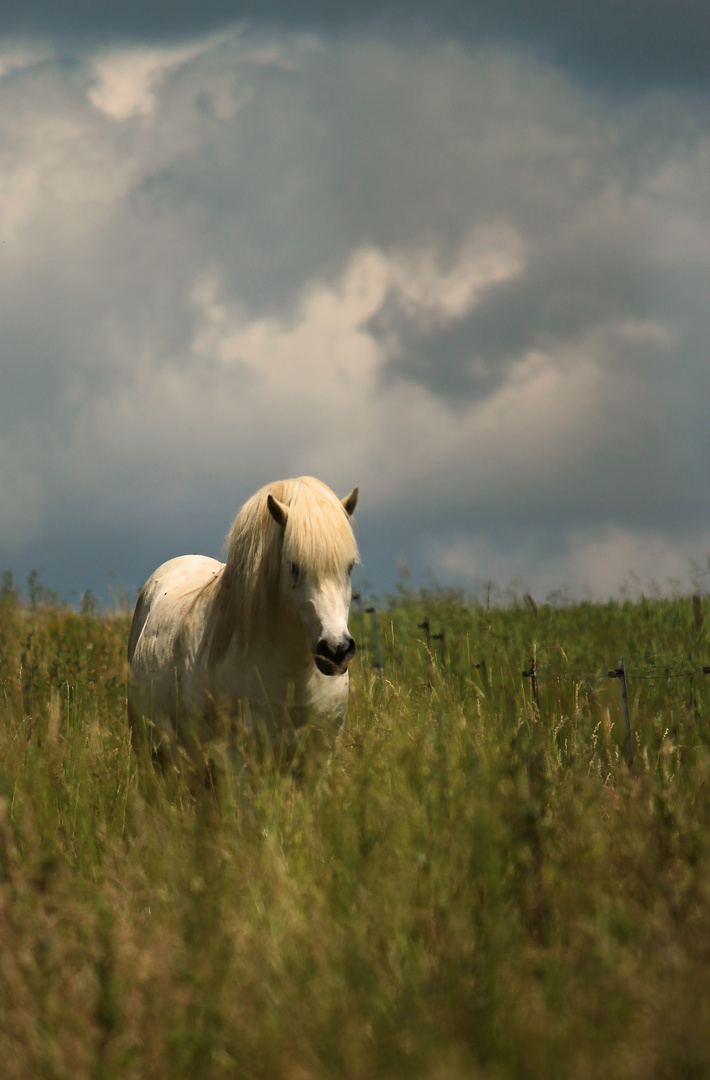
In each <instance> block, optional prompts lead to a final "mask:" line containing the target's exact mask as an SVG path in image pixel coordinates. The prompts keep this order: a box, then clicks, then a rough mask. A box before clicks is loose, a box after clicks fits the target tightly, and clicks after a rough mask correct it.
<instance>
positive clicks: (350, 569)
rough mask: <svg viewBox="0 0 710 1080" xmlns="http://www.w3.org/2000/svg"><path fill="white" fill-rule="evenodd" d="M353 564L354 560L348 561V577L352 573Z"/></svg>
mask: <svg viewBox="0 0 710 1080" xmlns="http://www.w3.org/2000/svg"><path fill="white" fill-rule="evenodd" d="M354 566H355V560H353V561H352V562H351V563H348V577H350V575H351V574H352V572H353V568H354Z"/></svg>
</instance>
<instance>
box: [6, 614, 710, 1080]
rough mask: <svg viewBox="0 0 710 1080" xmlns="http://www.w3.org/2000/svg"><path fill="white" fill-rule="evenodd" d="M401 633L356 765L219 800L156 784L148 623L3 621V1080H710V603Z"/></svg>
mask: <svg viewBox="0 0 710 1080" xmlns="http://www.w3.org/2000/svg"><path fill="white" fill-rule="evenodd" d="M698 613H699V614H698ZM425 616H426V617H428V618H429V620H430V624H431V627H432V630H438V629H441V628H444V629H445V630H446V644H447V655H446V657H445V659H446V670H445V671H443V670H442V669H441V665H440V662H439V658H438V655H437V656H434V657H431V656H430V655H429V654H428V653H427V650H426V648H425V647H424V645H423V644H422V636H423V632H422V631H421V630H420V629H419V624H420V623H421V622H422V621H423V618H424V617H425ZM703 617H704V618H703ZM379 619H380V624H379V629H380V645H381V648H382V659H383V678H382V679H381V680H380V679H379V678H378V676H377V673H376V672H375V671H373V669H372V668H371V666H370V662H371V656H372V652H371V649H372V642H371V640H370V638H369V636H367V635H368V632H369V626H368V624H367V623H365V633H366V639H365V641H364V642H363V646H364V648H363V649H362V650H361V653H360V657H359V658H358V659H357V660H356V661H355V663H354V665H353V682H352V692H351V701H350V708H349V714H348V720H347V724H346V728H345V730H344V732H343V735H342V736H341V739H340V743H339V745H338V748H337V751H336V753H335V754H334V755H333V756H332V757H331V758H330V759H328V760H323V758H322V756H320V755H319V754H316V753H314V755H312V756H309V755H306V756H305V758H304V759H303V761H302V763H301V765H300V767H299V769H298V771H297V773H294V772H293V771H284V770H280V769H276V768H272V767H270V766H269V765H268V764H266V765H265V764H263V763H262V764H256V763H252V764H250V765H248V767H246V768H240V769H238V770H229V769H227V770H226V772H225V773H224V774H223V775H221V776H220V778H219V782H218V784H217V787H216V789H214V788H210V787H208V786H205V785H204V783H203V782H202V777H201V775H196V773H195V771H194V770H193V769H191V768H190V767H189V766H188V765H187V763H185V764H183V763H181V762H178V763H177V764H176V765H174V766H173V767H172V768H171V769H170V770H169V771H168V772H166V773H158V772H154V771H153V770H152V768H151V766H150V765H149V764H148V763H143V765H142V766H141V768H140V769H139V768H138V766H137V763H136V760H135V757H134V755H133V753H132V750H131V747H130V738H129V734H128V731H127V728H126V718H125V690H124V686H125V671H124V653H125V641H126V636H127V629H128V625H127V619H125V618H101V617H98V616H95V615H91V614H86V615H83V616H82V615H77V614H75V613H73V612H71V611H68V610H63V609H56V608H39V609H38V610H36V611H34V612H32V611H28V610H26V609H25V608H23V607H22V606H20V605H19V604H17V603H16V602H12V601H11V600H8V601H6V602H5V603H4V604H3V605H2V607H1V608H0V701H1V702H2V716H1V718H0V1062H1V1065H0V1072H1V1074H2V1076H3V1077H6V1078H8V1080H13V1078H23V1080H24V1078H29V1077H33V1078H34V1077H40V1076H41V1077H43V1078H45V1077H46V1078H55V1077H56V1078H70V1077H71V1078H72V1080H73V1078H83V1077H87V1078H88V1077H96V1078H98V1077H100V1078H106V1080H108V1078H119V1077H120V1078H132V1077H136V1078H138V1077H141V1078H142V1077H155V1078H162V1077H166V1078H167V1077H169V1078H171V1080H179V1078H182V1077H185V1078H190V1080H194V1078H212V1077H214V1078H218V1077H220V1078H221V1077H224V1078H227V1077H244V1078H247V1080H249V1078H272V1077H274V1078H284V1080H307V1078H314V1080H315V1078H325V1077H344V1078H353V1080H356V1078H358V1080H359V1078H366V1077H367V1078H372V1077H392V1078H397V1077H403V1078H404V1077H408V1078H409V1077H413V1078H417V1077H422V1078H434V1077H436V1078H444V1080H449V1078H450V1080H459V1078H464V1077H465V1078H470V1077H473V1078H476V1077H480V1078H487V1080H488V1078H490V1080H494V1078H495V1080H505V1078H526V1077H546V1078H548V1077H549V1078H552V1080H554V1078H557V1077H560V1078H563V1077H564V1078H567V1077H572V1078H580V1080H586V1078H592V1077H598V1076H600V1075H605V1076H606V1077H609V1078H610V1080H614V1078H620V1080H621V1078H624V1080H625V1078H632V1077H644V1078H647V1077H651V1078H653V1077H658V1078H665V1077H669V1078H670V1077H673V1078H677V1077H700V1076H704V1075H709V1074H710V754H709V753H708V736H709V734H710V677H708V676H705V677H703V676H702V675H696V676H694V677H692V678H691V677H688V676H685V677H683V678H678V679H669V678H667V677H666V676H667V675H668V674H670V673H674V672H678V671H689V670H693V671H695V670H698V669H699V668H701V667H702V664H703V663H705V664H707V663H710V640H709V636H708V630H707V625H708V623H710V611H709V610H708V605H707V601H703V602H702V604H701V605H700V607H698V605H696V609H695V611H694V609H693V606H692V605H691V604H690V602H689V601H687V600H674V601H661V600H656V601H641V602H639V603H625V604H623V605H618V604H608V605H591V604H581V605H575V606H570V607H567V608H559V609H558V608H551V607H541V608H539V609H538V611H537V612H536V613H535V612H533V610H531V609H530V608H528V607H517V608H516V607H512V608H508V609H502V610H494V611H491V612H487V611H485V610H484V609H482V608H480V607H478V606H469V605H466V604H464V603H463V602H462V601H460V600H458V599H456V598H452V597H445V596H435V595H426V594H424V595H412V596H403V597H402V598H400V599H399V600H398V601H397V602H393V603H392V604H391V606H390V608H389V610H386V611H381V612H380V615H379ZM353 632H354V633H355V636H356V637H357V636H358V635H359V627H358V623H357V620H354V621H353ZM533 648H534V649H535V652H536V659H537V664H538V668H539V670H540V708H539V710H538V708H537V707H536V705H535V703H534V702H533V700H532V696H531V687H530V681H529V680H526V679H524V678H523V677H522V675H521V672H522V670H523V668H524V667H526V666H527V664H528V661H529V658H530V656H531V653H532V649H533ZM622 656H623V657H624V658H625V660H626V667H627V670H628V672H629V673H630V674H635V675H645V676H651V675H653V676H654V678H653V679H650V678H649V679H645V680H636V681H634V680H630V683H629V686H630V695H631V707H632V725H633V730H634V739H635V761H634V764H633V767H632V768H631V769H629V768H628V767H627V766H626V764H625V762H624V759H623V724H622V717H621V706H620V700H619V687H618V683H614V682H611V681H609V680H608V679H607V678H606V673H607V672H608V670H609V668H610V667H614V666H615V665H616V662H617V660H618V658H619V657H622ZM659 676H660V677H659Z"/></svg>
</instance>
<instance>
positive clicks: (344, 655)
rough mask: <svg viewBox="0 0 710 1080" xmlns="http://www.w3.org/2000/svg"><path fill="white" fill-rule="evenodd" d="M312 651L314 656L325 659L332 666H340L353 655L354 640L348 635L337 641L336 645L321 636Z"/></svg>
mask: <svg viewBox="0 0 710 1080" xmlns="http://www.w3.org/2000/svg"><path fill="white" fill-rule="evenodd" d="M313 651H314V653H315V655H316V656H320V657H321V658H322V659H323V660H327V661H328V662H329V663H331V664H333V665H334V667H337V668H341V667H342V666H343V665H344V664H347V663H348V662H349V661H350V660H351V659H352V658H353V656H354V655H355V642H354V640H353V639H352V638H351V637H350V635H348V637H347V638H345V640H344V641H340V642H338V644H337V645H333V644H331V642H329V641H326V639H325V638H321V639H320V641H318V643H317V644H316V647H315V649H314V650H313Z"/></svg>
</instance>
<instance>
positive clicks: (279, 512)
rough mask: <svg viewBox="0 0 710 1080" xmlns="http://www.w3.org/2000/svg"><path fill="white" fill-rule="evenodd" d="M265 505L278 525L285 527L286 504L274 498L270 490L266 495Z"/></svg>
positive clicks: (286, 517)
mask: <svg viewBox="0 0 710 1080" xmlns="http://www.w3.org/2000/svg"><path fill="white" fill-rule="evenodd" d="M266 505H267V506H268V508H269V513H270V514H271V516H272V518H273V519H274V521H275V522H276V524H277V525H280V526H281V528H282V529H285V528H286V522H287V521H288V506H286V503H282V502H279V500H278V499H275V498H274V496H273V495H272V494H271V492H269V494H268V495H267V496H266Z"/></svg>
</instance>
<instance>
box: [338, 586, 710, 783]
mask: <svg viewBox="0 0 710 1080" xmlns="http://www.w3.org/2000/svg"><path fill="white" fill-rule="evenodd" d="M353 599H354V600H355V601H356V603H357V612H358V617H359V621H360V641H361V644H362V643H364V641H365V633H364V618H363V614H365V615H369V616H370V618H371V622H372V643H373V663H372V668H373V669H374V670H375V671H376V672H377V675H378V677H379V679H380V680H381V679H382V678H383V664H382V655H381V650H380V640H379V633H378V625H377V610H376V608H375V607H374V606H373V605H370V606H368V607H366V608H364V609H363V608H362V604H361V597H360V595H359V594H357V593H356V594H354V596H353ZM526 599H527V598H526ZM693 606H694V610H695V618H696V627H697V626H698V623H699V616H698V611H697V605H696V598H695V597H693ZM417 629H418V630H421V631H422V632H423V637H422V639H421V643H422V645H423V646H424V648H425V649H426V658H427V666H428V668H429V671H430V673H431V672H432V669H433V665H434V662H435V657H436V658H437V659H438V666H439V670H440V672H441V673H442V674H443V675H445V674H446V671H447V652H446V631H445V630H443V629H442V630H440V631H439V632H438V633H433V632H432V628H431V624H430V622H429V619H428V618H427V617H425V618H424V620H423V621H422V622H421V623H418V624H417ZM437 654H438V656H437ZM366 662H367V661H366ZM472 666H473V667H474V668H479V669H485V667H486V662H485V660H481V661H479V662H478V663H474V664H473V665H472ZM520 674H521V676H522V677H523V678H524V679H529V680H530V683H531V689H532V696H533V700H534V702H535V706H536V708H537V710H538V713H539V712H540V711H541V701H540V681H541V680H545V681H547V682H553V683H573V684H576V685H580V684H582V683H587V684H588V685H589V686H590V687H592V688H594V687H597V686H599V685H600V684H602V683H605V682H607V681H608V680H618V682H619V686H620V690H621V704H622V712H623V718H624V728H625V736H626V739H625V742H626V747H625V750H626V761H627V764H628V765H629V766H631V765H632V764H633V757H634V750H633V733H632V729H631V710H630V706H629V693H628V682H629V681H632V682H639V683H643V682H669V681H672V680H675V679H694V678H696V677H697V676H704V675H710V664H700V665H699V666H696V667H693V668H684V669H683V670H681V671H663V672H654V673H641V672H638V673H636V672H629V671H627V670H626V665H625V661H624V659H623V658H621V659H619V660H618V661H617V664H616V667H613V668H608V669H607V670H606V672H603V671H602V672H595V673H593V674H590V673H588V672H581V671H580V672H574V671H571V670H570V666H569V665H568V666H567V667H566V668H564V669H561V668H560V667H559V665H554V664H543V665H538V663H537V655H536V650H535V648H533V650H532V655H531V657H530V660H529V663H528V666H527V667H526V668H524V669H522V670H521V672H520Z"/></svg>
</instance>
